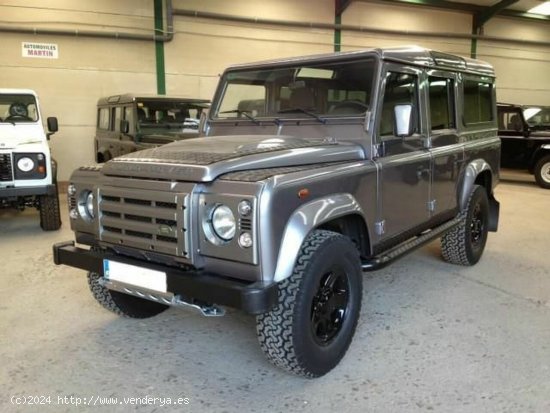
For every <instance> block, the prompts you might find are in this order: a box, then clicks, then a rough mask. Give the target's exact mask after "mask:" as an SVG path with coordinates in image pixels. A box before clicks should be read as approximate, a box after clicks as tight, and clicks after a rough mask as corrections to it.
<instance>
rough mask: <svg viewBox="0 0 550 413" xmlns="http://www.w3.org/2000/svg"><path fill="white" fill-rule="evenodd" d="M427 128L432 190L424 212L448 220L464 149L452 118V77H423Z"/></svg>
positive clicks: (437, 74)
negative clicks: (430, 155)
mask: <svg viewBox="0 0 550 413" xmlns="http://www.w3.org/2000/svg"><path fill="white" fill-rule="evenodd" d="M425 80H426V83H425V84H426V87H425V88H424V90H425V92H426V94H427V99H426V100H427V102H428V128H429V133H430V147H431V152H432V187H431V195H430V200H429V203H428V209H429V211H430V214H431V216H432V217H435V216H438V215H439V216H441V217H442V218H448V217H450V216H452V215H454V214H456V212H457V207H458V198H457V193H458V191H457V182H458V176H457V175H458V173H459V171H460V164H461V163H462V162H463V161H464V147H463V145H462V144H460V143H459V137H458V130H457V116H456V96H457V78H456V74H454V73H448V72H443V71H437V70H429V71H427V73H426V79H425Z"/></svg>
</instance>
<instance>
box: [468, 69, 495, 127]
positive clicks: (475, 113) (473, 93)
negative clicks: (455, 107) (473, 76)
mask: <svg viewBox="0 0 550 413" xmlns="http://www.w3.org/2000/svg"><path fill="white" fill-rule="evenodd" d="M492 120H493V85H492V84H490V83H487V82H480V81H477V80H468V79H466V80H464V123H465V124H466V125H469V124H471V123H480V122H490V121H492Z"/></svg>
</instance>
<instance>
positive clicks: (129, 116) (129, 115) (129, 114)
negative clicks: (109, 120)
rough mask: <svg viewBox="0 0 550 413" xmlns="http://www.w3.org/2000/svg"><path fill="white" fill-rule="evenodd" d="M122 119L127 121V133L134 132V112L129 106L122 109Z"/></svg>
mask: <svg viewBox="0 0 550 413" xmlns="http://www.w3.org/2000/svg"><path fill="white" fill-rule="evenodd" d="M124 119H125V120H127V121H128V126H129V128H128V131H129V132H130V133H133V132H134V111H133V108H132V107H131V106H125V107H124Z"/></svg>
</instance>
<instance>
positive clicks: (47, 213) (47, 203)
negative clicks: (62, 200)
mask: <svg viewBox="0 0 550 413" xmlns="http://www.w3.org/2000/svg"><path fill="white" fill-rule="evenodd" d="M38 209H39V210H40V227H41V228H42V229H43V230H44V231H56V230H58V229H59V228H60V227H61V214H60V212H59V195H58V194H57V189H56V191H55V193H53V194H51V195H40V197H39V199H38Z"/></svg>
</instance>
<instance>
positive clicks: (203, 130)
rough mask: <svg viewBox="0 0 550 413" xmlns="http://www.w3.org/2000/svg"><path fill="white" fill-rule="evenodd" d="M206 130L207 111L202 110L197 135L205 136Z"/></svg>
mask: <svg viewBox="0 0 550 413" xmlns="http://www.w3.org/2000/svg"><path fill="white" fill-rule="evenodd" d="M207 128H208V109H203V110H202V112H201V117H200V120H199V134H200V135H202V134H206V130H207Z"/></svg>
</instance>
